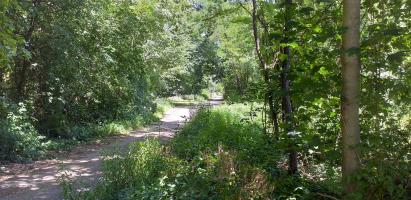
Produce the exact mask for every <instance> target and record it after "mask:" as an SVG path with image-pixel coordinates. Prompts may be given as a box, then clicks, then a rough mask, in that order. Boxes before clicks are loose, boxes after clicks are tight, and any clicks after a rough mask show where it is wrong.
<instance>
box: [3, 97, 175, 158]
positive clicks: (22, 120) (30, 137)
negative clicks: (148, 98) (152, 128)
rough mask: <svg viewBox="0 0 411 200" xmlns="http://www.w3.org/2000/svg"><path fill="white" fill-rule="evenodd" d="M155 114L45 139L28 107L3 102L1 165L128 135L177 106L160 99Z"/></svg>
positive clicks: (81, 126) (74, 127)
mask: <svg viewBox="0 0 411 200" xmlns="http://www.w3.org/2000/svg"><path fill="white" fill-rule="evenodd" d="M155 103H156V104H155V105H156V106H155V109H154V111H153V112H145V113H142V114H138V113H136V114H134V115H131V114H130V116H129V117H125V118H123V119H120V120H108V121H102V122H98V123H85V124H70V125H66V126H65V128H64V130H61V132H63V133H65V134H64V135H60V136H59V137H57V138H56V137H46V136H44V135H41V134H40V133H39V132H38V130H37V129H36V128H35V126H34V124H33V120H32V119H30V118H29V115H28V114H27V109H26V107H25V105H24V104H18V105H14V104H11V103H8V104H7V103H5V102H4V101H2V105H1V106H0V109H1V112H2V113H3V112H4V113H6V115H5V116H7V117H6V118H4V119H0V124H1V134H0V161H14V162H27V161H31V160H37V159H41V158H44V157H48V156H50V154H49V153H50V152H53V151H60V150H68V149H70V148H72V147H74V146H76V145H78V144H80V143H84V142H88V141H91V140H93V139H99V138H104V137H107V136H113V135H120V134H126V133H128V132H129V131H130V130H132V129H136V128H140V127H142V126H144V125H146V124H149V123H151V122H153V121H156V120H158V119H160V118H161V116H162V115H163V114H164V113H165V111H167V110H168V109H170V108H171V107H173V106H174V103H173V101H171V100H168V99H158V100H157V101H156V102H155Z"/></svg>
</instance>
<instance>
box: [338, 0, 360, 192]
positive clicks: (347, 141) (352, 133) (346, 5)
mask: <svg viewBox="0 0 411 200" xmlns="http://www.w3.org/2000/svg"><path fill="white" fill-rule="evenodd" d="M343 26H344V29H345V32H344V33H343V37H342V48H343V55H342V101H341V112H342V119H341V129H342V140H343V164H342V177H343V184H344V193H345V195H344V196H346V195H347V194H350V193H352V192H354V191H355V187H356V184H355V183H354V182H352V181H349V177H350V176H351V175H352V174H353V173H355V172H356V171H357V170H358V169H359V167H360V162H359V154H358V151H357V147H358V145H359V144H360V125H359V93H360V69H361V64H360V56H359V48H360V0H344V1H343Z"/></svg>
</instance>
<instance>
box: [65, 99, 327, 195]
mask: <svg viewBox="0 0 411 200" xmlns="http://www.w3.org/2000/svg"><path fill="white" fill-rule="evenodd" d="M255 114H256V113H255V112H253V111H252V110H250V107H249V106H245V105H243V104H234V105H230V106H227V105H223V106H220V107H217V108H214V109H212V110H207V109H204V110H201V111H200V112H199V113H198V114H197V115H196V117H195V118H194V119H193V120H192V121H191V122H190V123H188V124H187V125H186V126H185V127H184V128H183V129H182V130H181V132H180V133H178V135H177V136H176V137H175V138H174V139H173V140H172V141H171V142H170V143H168V144H165V145H161V144H160V142H159V141H157V140H155V139H150V140H148V141H145V142H140V143H133V144H131V145H130V147H129V151H128V152H126V153H121V152H113V153H112V154H109V156H107V158H110V159H106V160H105V161H104V162H103V179H102V181H101V182H100V183H99V184H98V186H97V187H96V188H95V189H93V190H89V191H83V192H75V191H74V190H73V187H72V183H71V181H70V180H69V179H68V178H67V177H65V178H63V179H62V185H63V188H64V191H65V197H66V198H67V199H277V197H278V199H289V198H297V199H299V198H302V197H304V198H305V199H307V198H308V199H309V198H312V199H321V198H319V197H318V195H315V192H313V191H323V190H324V189H323V188H322V187H321V186H320V185H315V184H312V183H311V182H310V181H308V180H306V179H303V178H298V177H289V176H288V175H287V172H286V169H285V168H284V167H283V164H284V162H285V159H286V158H285V157H284V152H282V151H279V150H277V149H276V147H275V145H273V144H272V143H270V142H268V141H269V140H267V138H266V136H265V135H264V134H263V131H262V124H261V122H260V120H259V119H260V117H259V116H258V114H257V116H256V115H255ZM325 193H327V191H325ZM328 193H329V192H328Z"/></svg>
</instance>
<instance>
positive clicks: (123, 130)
mask: <svg viewBox="0 0 411 200" xmlns="http://www.w3.org/2000/svg"><path fill="white" fill-rule="evenodd" d="M156 104H157V107H156V112H154V113H150V114H146V115H145V116H141V115H137V116H135V117H133V118H131V119H124V120H116V121H111V122H107V123H102V124H89V125H83V126H78V127H72V128H71V129H70V132H72V133H71V135H73V136H74V137H73V138H70V139H52V140H47V141H45V142H44V143H43V144H42V149H43V152H44V153H43V155H42V156H41V157H40V158H50V157H54V156H55V155H56V153H58V152H64V151H68V150H70V149H72V148H74V147H76V146H78V145H81V144H87V143H95V142H97V143H99V142H101V140H102V139H104V138H106V137H109V136H116V135H124V134H127V133H129V132H130V131H131V130H135V129H138V128H142V127H144V126H146V125H149V124H151V123H153V122H155V121H158V120H160V119H161V118H162V116H163V115H164V114H165V112H167V110H169V109H171V108H173V107H174V106H175V104H174V103H173V102H172V101H171V100H168V99H157V100H156Z"/></svg>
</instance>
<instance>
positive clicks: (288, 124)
mask: <svg viewBox="0 0 411 200" xmlns="http://www.w3.org/2000/svg"><path fill="white" fill-rule="evenodd" d="M291 6H292V0H285V26H284V43H288V40H289V38H288V37H289V30H290V20H291V17H290V16H291V10H290V9H291V8H290V7H291ZM283 54H285V55H287V58H286V59H285V60H284V61H283V62H282V72H281V87H282V90H283V97H282V108H283V120H284V123H285V131H286V133H287V134H288V133H291V132H294V124H293V109H292V104H291V96H290V80H289V79H288V73H289V72H290V69H291V49H290V47H289V46H288V45H286V46H285V47H284V49H283ZM289 137H290V138H292V137H293V134H289ZM288 167H289V168H288V171H289V173H290V174H295V173H296V172H297V170H298V161H297V152H296V150H295V149H294V145H291V146H290V154H289V166H288Z"/></svg>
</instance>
